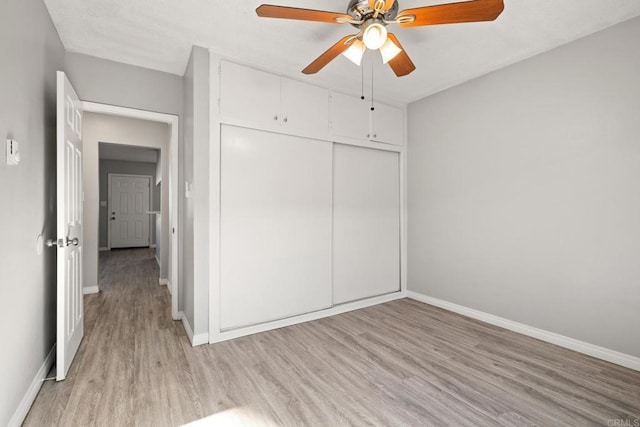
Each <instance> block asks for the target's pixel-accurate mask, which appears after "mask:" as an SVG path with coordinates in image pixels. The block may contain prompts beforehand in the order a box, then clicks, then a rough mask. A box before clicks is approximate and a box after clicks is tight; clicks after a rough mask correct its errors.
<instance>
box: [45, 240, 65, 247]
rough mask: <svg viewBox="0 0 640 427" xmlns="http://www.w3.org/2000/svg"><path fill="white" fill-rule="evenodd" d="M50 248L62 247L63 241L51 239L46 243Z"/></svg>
mask: <svg viewBox="0 0 640 427" xmlns="http://www.w3.org/2000/svg"><path fill="white" fill-rule="evenodd" d="M44 244H45V245H46V246H47V247H48V248H57V247H58V246H62V239H61V240H56V239H49V240H47V241H46V242H45V243H44Z"/></svg>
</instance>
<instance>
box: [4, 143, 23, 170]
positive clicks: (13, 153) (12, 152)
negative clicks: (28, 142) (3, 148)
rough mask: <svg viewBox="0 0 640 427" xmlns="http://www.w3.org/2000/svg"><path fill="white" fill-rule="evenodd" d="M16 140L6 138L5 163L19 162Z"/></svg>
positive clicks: (15, 164)
mask: <svg viewBox="0 0 640 427" xmlns="http://www.w3.org/2000/svg"><path fill="white" fill-rule="evenodd" d="M18 146H19V144H18V141H15V140H13V139H7V164H8V165H9V166H17V165H18V164H19V163H20V151H19V150H18Z"/></svg>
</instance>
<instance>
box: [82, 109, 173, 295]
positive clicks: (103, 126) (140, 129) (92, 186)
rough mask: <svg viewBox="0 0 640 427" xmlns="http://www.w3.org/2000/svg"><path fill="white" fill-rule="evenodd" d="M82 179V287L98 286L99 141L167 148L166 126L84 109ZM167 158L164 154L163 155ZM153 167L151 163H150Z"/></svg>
mask: <svg viewBox="0 0 640 427" xmlns="http://www.w3.org/2000/svg"><path fill="white" fill-rule="evenodd" d="M82 131H83V141H82V148H83V156H84V159H83V183H84V206H83V208H84V261H83V277H84V286H85V287H94V286H98V247H99V210H100V182H99V177H100V174H99V143H100V142H107V143H112V144H126V145H135V146H140V147H149V148H156V149H162V150H167V149H168V145H169V138H170V133H169V126H168V125H167V124H165V123H160V122H152V121H147V120H137V119H130V118H125V117H118V116H110V115H106V114H94V113H85V116H84V120H83V127H82ZM162 158H163V159H166V158H167V156H162ZM161 167H162V171H163V173H164V174H165V176H167V175H168V173H169V165H168V162H166V161H163V162H162V166H161ZM151 168H153V165H151ZM161 201H162V202H161V210H163V211H164V212H168V211H169V189H168V186H164V187H163V188H162V195H161ZM161 228H162V231H163V232H162V233H161V234H162V240H163V241H162V242H161V246H162V247H165V248H166V247H168V244H169V243H168V236H169V221H168V215H163V216H162V226H161ZM167 270H168V256H167V255H166V254H162V259H161V269H160V277H161V278H167V274H168V271H167Z"/></svg>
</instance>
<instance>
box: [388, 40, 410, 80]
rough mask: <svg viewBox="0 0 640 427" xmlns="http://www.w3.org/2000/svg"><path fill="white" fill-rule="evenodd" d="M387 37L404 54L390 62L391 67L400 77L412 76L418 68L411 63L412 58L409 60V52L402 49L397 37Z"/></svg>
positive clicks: (398, 55)
mask: <svg viewBox="0 0 640 427" xmlns="http://www.w3.org/2000/svg"><path fill="white" fill-rule="evenodd" d="M387 37H389V38H390V39H391V41H392V42H393V43H395V45H396V46H398V47H399V48H400V49H402V52H400V53H399V54H397V55H396V56H395V57H394V58H392V59H390V60H389V62H388V64H389V66H390V67H391V69H392V70H393V72H394V73H396V76H398V77H402V76H406V75H407V74H410V73H411V72H412V71H413V70H415V69H416V66H415V65H414V64H413V62H412V61H411V58H409V55H407V51H406V50H405V49H404V48H403V47H402V45H401V44H400V42H399V41H398V39H397V38H396V36H395V35H393V34H392V33H389V34H387Z"/></svg>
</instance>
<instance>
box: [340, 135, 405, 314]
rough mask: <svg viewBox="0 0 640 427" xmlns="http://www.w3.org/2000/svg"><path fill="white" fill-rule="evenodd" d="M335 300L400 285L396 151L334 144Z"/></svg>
mask: <svg viewBox="0 0 640 427" xmlns="http://www.w3.org/2000/svg"><path fill="white" fill-rule="evenodd" d="M332 282H333V303H334V304H341V303H345V302H349V301H355V300H359V299H363V298H367V297H372V296H376V295H382V294H386V293H390V292H395V291H399V290H400V156H399V154H398V153H397V152H391V151H383V150H374V149H371V148H363V147H356V146H351V145H342V144H336V145H335V146H334V152H333V280H332Z"/></svg>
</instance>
